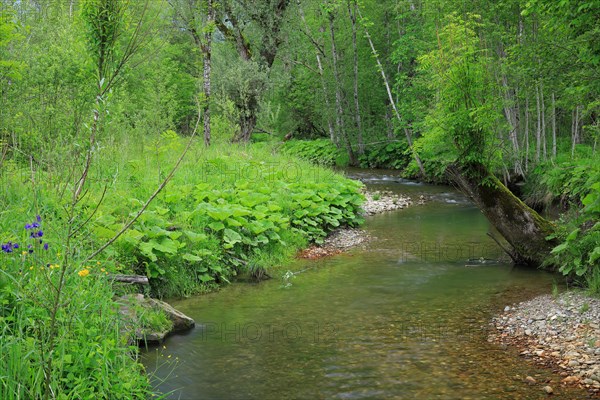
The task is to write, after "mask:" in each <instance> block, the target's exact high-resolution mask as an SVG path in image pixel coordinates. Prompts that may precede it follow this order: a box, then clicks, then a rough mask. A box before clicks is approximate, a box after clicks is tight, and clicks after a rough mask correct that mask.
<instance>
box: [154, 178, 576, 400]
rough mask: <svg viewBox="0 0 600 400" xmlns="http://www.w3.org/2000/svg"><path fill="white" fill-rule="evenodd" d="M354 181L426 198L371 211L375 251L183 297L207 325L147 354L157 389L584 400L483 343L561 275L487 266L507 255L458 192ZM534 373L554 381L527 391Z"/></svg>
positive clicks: (263, 395) (258, 395)
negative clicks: (503, 318) (499, 316)
mask: <svg viewBox="0 0 600 400" xmlns="http://www.w3.org/2000/svg"><path fill="white" fill-rule="evenodd" d="M349 175H350V176H352V177H355V178H358V179H361V180H363V181H365V182H366V183H367V185H369V186H370V187H371V188H374V189H385V190H393V191H396V192H399V193H404V194H408V195H410V196H411V197H412V198H413V199H418V198H419V196H421V195H423V196H425V197H426V198H427V202H426V204H424V205H414V206H411V207H409V208H407V209H405V210H400V211H396V212H390V213H386V214H382V215H377V216H374V217H370V218H369V219H368V220H367V222H366V224H365V225H364V229H365V230H366V231H368V232H369V234H370V235H372V236H373V240H372V241H370V242H369V243H368V244H367V245H365V246H363V247H361V248H357V249H354V250H352V251H350V252H348V253H347V254H342V255H339V256H335V257H331V258H327V259H322V260H317V261H308V260H299V261H297V262H295V263H293V264H292V265H289V270H290V271H295V272H297V271H302V272H301V273H298V274H296V275H295V276H294V277H293V278H288V279H273V280H271V281H267V282H263V283H260V284H248V283H237V284H232V285H230V286H228V287H226V288H224V289H223V290H221V291H220V292H218V293H213V294H209V295H205V296H200V297H195V298H191V299H186V300H181V301H175V302H173V305H174V306H175V307H176V308H178V309H179V310H181V311H182V312H184V313H186V314H187V315H189V316H191V317H192V318H194V319H195V320H196V323H197V326H196V328H195V329H194V330H192V331H191V332H189V333H188V334H186V335H181V336H172V337H170V338H169V339H168V340H167V341H166V343H165V346H164V347H162V346H161V347H159V348H158V349H150V350H149V351H148V352H147V353H146V354H144V363H145V364H146V366H147V369H148V371H155V372H154V373H153V374H154V380H155V384H157V385H158V388H159V390H161V391H162V392H163V393H169V395H168V398H173V399H177V398H181V399H227V400H229V399H287V398H290V399H296V398H297V399H363V398H371V399H543V398H547V395H546V394H545V393H544V392H543V391H542V386H543V385H546V384H550V385H551V386H552V387H553V388H554V390H555V394H554V395H553V397H554V398H556V399H581V398H586V394H585V393H584V392H582V391H577V390H575V389H564V388H561V387H560V385H559V383H558V382H559V378H558V377H557V375H553V374H552V373H551V372H549V371H547V370H544V369H540V368H537V367H535V366H533V365H532V364H530V363H528V362H526V361H524V360H523V359H522V358H520V357H519V355H518V354H517V353H516V352H514V351H511V350H504V349H501V348H500V347H499V346H497V345H493V344H489V343H488V342H487V329H489V325H488V323H489V320H490V318H491V317H492V315H493V314H494V313H497V312H499V311H501V310H502V309H503V308H504V306H505V305H507V304H511V303H513V302H516V301H521V300H524V299H527V298H530V297H532V296H535V295H536V294H540V293H548V292H549V291H550V290H551V287H552V282H553V277H552V275H550V274H547V273H544V272H541V271H531V270H523V269H516V268H511V266H509V265H506V264H502V263H486V262H479V259H480V258H484V259H498V258H500V256H501V253H500V252H499V250H498V249H497V247H496V246H495V244H494V243H493V242H492V240H491V239H489V238H488V237H487V236H486V233H487V232H488V231H489V230H490V227H489V225H488V223H487V222H486V220H485V218H484V217H483V216H482V215H481V213H480V212H479V211H478V210H477V209H476V208H474V207H473V206H471V205H470V204H469V202H468V201H467V200H466V199H465V198H464V197H463V196H461V195H460V194H459V193H457V192H456V191H454V190H452V189H451V188H448V187H440V186H429V185H423V184H415V183H411V182H407V181H403V180H401V179H398V178H396V177H395V176H394V174H393V173H391V172H389V173H386V172H385V171H384V172H373V171H368V172H367V171H360V170H357V171H349ZM468 259H471V261H466V260H468ZM473 259H475V260H476V261H473ZM528 375H530V376H533V377H534V378H536V380H537V381H538V382H546V381H548V383H544V384H543V385H532V386H530V385H527V384H526V383H524V382H523V380H524V378H525V377H526V376H528ZM160 382H162V383H160Z"/></svg>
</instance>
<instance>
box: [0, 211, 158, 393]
mask: <svg viewBox="0 0 600 400" xmlns="http://www.w3.org/2000/svg"><path fill="white" fill-rule="evenodd" d="M38 221H39V220H38ZM16 222H17V219H16V218H15V219H13V220H11V221H10V222H9V225H12V226H13V228H14V229H13V230H9V231H7V230H2V231H1V232H2V233H1V235H2V236H3V237H6V238H12V240H15V241H16V240H17V239H18V237H19V236H21V235H20V234H18V232H19V229H16V226H14V224H15V223H16ZM19 222H21V223H22V221H19ZM21 223H19V225H20V226H21V227H22V226H23V225H21ZM34 224H35V223H34ZM37 224H39V222H37ZM5 228H6V226H5ZM48 228H49V227H47V229H45V231H46V234H44V235H43V239H44V243H45V244H48V243H50V246H49V247H48V248H46V247H45V246H43V245H42V244H41V239H39V240H38V238H37V237H38V236H40V235H39V232H42V230H41V227H39V228H37V229H31V228H30V229H28V230H27V232H26V233H25V234H24V235H23V237H22V238H21V240H19V247H18V248H14V243H15V242H12V244H13V249H12V251H10V252H8V251H7V250H8V248H7V247H5V245H4V246H3V251H2V253H0V276H1V278H0V286H1V287H0V305H1V307H0V310H1V312H0V334H1V336H2V341H1V342H0V370H1V371H2V377H1V378H0V382H1V383H0V397H1V398H2V399H24V398H27V399H42V398H44V395H45V394H48V395H49V394H50V393H49V391H51V392H52V393H54V394H55V395H53V396H52V397H53V398H57V399H84V398H114V399H144V398H147V396H148V395H149V384H148V381H147V379H146V377H145V376H144V375H143V368H142V367H141V365H140V364H139V363H137V361H136V359H135V357H136V349H135V347H133V348H132V347H129V346H128V343H129V338H128V337H127V336H126V335H125V334H124V333H123V332H122V328H123V323H122V321H121V319H120V317H119V315H118V311H117V308H116V307H115V304H114V302H113V300H112V298H113V296H114V292H113V291H112V288H111V284H110V282H109V280H108V277H107V275H106V274H107V272H108V270H112V268H113V267H111V266H108V265H106V266H104V264H101V265H95V266H93V267H92V266H85V267H78V268H75V267H66V266H65V265H59V263H60V262H61V260H63V261H64V258H63V257H61V255H60V254H59V253H58V252H57V249H59V248H60V245H59V243H57V241H56V238H57V235H56V232H54V230H53V229H48ZM21 229H22V228H21ZM10 232H14V233H10ZM35 232H37V233H38V234H34V236H36V238H35V239H34V238H31V237H30V236H28V234H31V233H35ZM57 291H60V292H61V293H62V295H63V296H64V297H63V299H64V300H63V301H65V304H63V305H61V306H60V307H58V308H55V306H54V304H55V301H56V297H55V296H56V292H57ZM48 363H51V364H50V365H51V369H50V370H51V372H52V373H51V374H50V375H49V376H47V375H46V374H47V373H48V369H47V368H46V366H47V365H48Z"/></svg>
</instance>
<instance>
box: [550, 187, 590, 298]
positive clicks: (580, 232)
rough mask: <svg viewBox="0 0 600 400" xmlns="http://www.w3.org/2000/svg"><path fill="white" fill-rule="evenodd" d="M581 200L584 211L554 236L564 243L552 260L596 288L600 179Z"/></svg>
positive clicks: (553, 254)
mask: <svg viewBox="0 0 600 400" xmlns="http://www.w3.org/2000/svg"><path fill="white" fill-rule="evenodd" d="M581 203H582V204H583V206H584V208H583V210H582V211H581V214H580V215H579V216H578V217H577V218H575V219H574V220H573V221H571V222H569V223H566V224H564V227H562V228H561V229H560V230H559V231H558V233H557V234H556V235H554V236H553V238H558V239H560V240H561V241H562V243H560V244H559V245H558V246H556V247H555V248H554V249H553V250H552V254H551V257H550V260H549V261H550V262H553V263H554V264H556V265H559V270H560V271H561V272H562V273H563V274H565V275H575V276H577V277H584V278H585V279H586V280H587V281H588V284H589V287H590V289H591V290H592V291H594V290H597V289H598V273H599V271H600V222H598V221H600V182H598V181H596V183H594V184H593V185H591V187H590V188H589V190H588V191H587V194H586V195H585V196H582V198H581ZM595 294H599V292H596V293H595Z"/></svg>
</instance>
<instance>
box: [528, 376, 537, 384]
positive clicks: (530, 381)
mask: <svg viewBox="0 0 600 400" xmlns="http://www.w3.org/2000/svg"><path fill="white" fill-rule="evenodd" d="M525 381H526V382H527V383H529V384H530V385H535V384H536V383H537V381H536V380H535V378H534V377H532V376H528V377H526V378H525Z"/></svg>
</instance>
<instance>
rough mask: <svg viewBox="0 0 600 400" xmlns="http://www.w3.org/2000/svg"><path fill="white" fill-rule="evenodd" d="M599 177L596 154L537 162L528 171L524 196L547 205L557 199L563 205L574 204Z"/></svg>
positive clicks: (599, 171)
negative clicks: (554, 161) (533, 167)
mask: <svg viewBox="0 0 600 400" xmlns="http://www.w3.org/2000/svg"><path fill="white" fill-rule="evenodd" d="M599 181H600V165H598V161H597V160H596V158H595V157H589V158H580V159H578V160H570V159H568V160H565V161H562V162H560V163H558V164H556V163H540V164H538V165H537V166H536V167H535V169H534V170H533V171H532V172H531V173H530V174H529V177H528V182H527V185H526V186H525V196H526V198H527V201H528V202H529V203H532V204H541V205H549V204H550V203H551V202H552V201H554V200H555V199H558V200H559V201H560V203H561V204H562V205H563V207H564V208H567V207H569V206H571V205H573V206H576V207H577V206H578V205H580V204H581V203H580V200H581V199H583V198H584V197H585V196H586V195H587V194H588V193H589V192H590V190H591V187H592V185H593V184H594V183H596V182H599Z"/></svg>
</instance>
